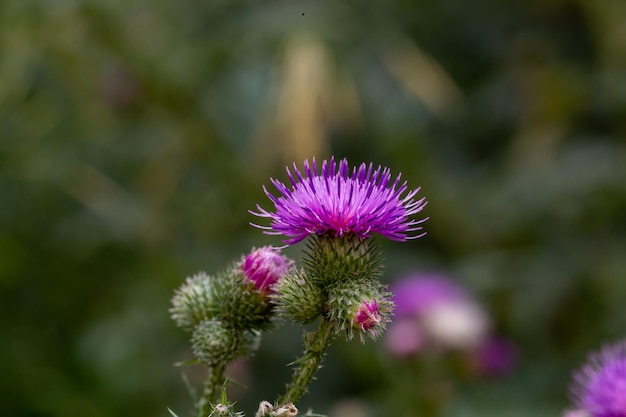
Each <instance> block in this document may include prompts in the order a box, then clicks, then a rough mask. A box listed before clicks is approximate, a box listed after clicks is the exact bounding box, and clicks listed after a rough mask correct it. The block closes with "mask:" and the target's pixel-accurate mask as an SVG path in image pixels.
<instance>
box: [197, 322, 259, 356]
mask: <svg viewBox="0 0 626 417" xmlns="http://www.w3.org/2000/svg"><path fill="white" fill-rule="evenodd" d="M259 340H260V333H259V332H257V331H241V330H236V329H233V328H229V327H228V326H227V325H225V324H224V323H222V322H221V321H219V320H215V319H213V320H205V321H203V322H201V323H200V324H199V325H198V326H196V328H195V330H194V332H193V334H192V336H191V347H192V350H193V353H194V354H195V356H196V357H197V358H198V359H199V360H200V361H201V362H202V363H205V364H206V365H209V366H218V365H226V364H229V363H231V362H233V361H234V360H235V359H238V358H242V357H246V356H249V355H251V354H252V353H254V351H255V350H256V349H257V348H258V345H259Z"/></svg>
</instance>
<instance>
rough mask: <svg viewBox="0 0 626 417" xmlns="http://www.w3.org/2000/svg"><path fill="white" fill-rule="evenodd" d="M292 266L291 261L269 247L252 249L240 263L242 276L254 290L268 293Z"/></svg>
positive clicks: (277, 250) (275, 249)
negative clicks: (250, 282)
mask: <svg viewBox="0 0 626 417" xmlns="http://www.w3.org/2000/svg"><path fill="white" fill-rule="evenodd" d="M292 265H293V261H291V260H289V259H288V258H287V257H285V256H283V255H281V254H280V250H279V249H277V248H273V247H271V246H264V247H262V248H259V249H253V250H252V252H250V253H249V254H248V255H246V256H244V257H243V260H242V261H241V269H242V270H243V273H244V275H245V276H246V277H247V278H248V279H249V280H250V281H252V282H253V283H254V286H255V287H256V289H258V290H260V291H269V290H270V289H271V287H272V286H273V285H274V284H276V282H278V280H279V279H281V278H282V277H283V276H284V275H285V274H286V273H287V271H288V270H289V268H290V267H291V266H292Z"/></svg>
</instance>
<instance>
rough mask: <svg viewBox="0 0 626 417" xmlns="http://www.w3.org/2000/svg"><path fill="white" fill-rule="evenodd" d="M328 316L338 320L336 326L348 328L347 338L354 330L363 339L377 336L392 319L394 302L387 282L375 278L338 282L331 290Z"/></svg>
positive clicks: (351, 335) (343, 328)
mask: <svg viewBox="0 0 626 417" xmlns="http://www.w3.org/2000/svg"><path fill="white" fill-rule="evenodd" d="M327 308H328V311H327V314H328V317H329V318H330V319H331V320H337V324H338V326H337V329H338V330H345V331H346V336H347V338H348V339H351V338H352V337H353V336H354V334H355V333H357V334H358V335H359V338H360V339H361V341H362V342H363V341H364V340H365V336H366V335H367V336H369V337H371V338H372V339H375V338H376V337H378V336H379V335H380V334H381V333H382V332H383V330H384V329H385V326H386V324H387V323H388V322H389V321H390V319H389V317H390V316H391V313H392V311H393V303H392V302H391V300H390V294H389V293H388V292H387V291H386V286H385V285H384V284H382V283H381V282H380V281H378V280H375V279H359V280H352V281H346V282H341V283H336V284H335V285H334V286H333V287H332V288H331V289H330V290H329V296H328V305H327Z"/></svg>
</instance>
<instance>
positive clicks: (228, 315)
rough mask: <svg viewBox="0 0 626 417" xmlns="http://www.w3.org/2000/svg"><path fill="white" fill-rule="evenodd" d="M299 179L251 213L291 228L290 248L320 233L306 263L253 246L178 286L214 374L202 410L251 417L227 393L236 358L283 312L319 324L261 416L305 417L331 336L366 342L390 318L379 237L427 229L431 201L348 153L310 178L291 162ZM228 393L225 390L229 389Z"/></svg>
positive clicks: (201, 355)
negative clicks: (304, 402) (301, 413)
mask: <svg viewBox="0 0 626 417" xmlns="http://www.w3.org/2000/svg"><path fill="white" fill-rule="evenodd" d="M287 175H288V177H289V180H290V183H291V186H287V185H285V184H283V183H282V182H280V181H278V180H275V179H271V182H272V184H273V185H274V186H275V187H276V189H277V190H278V192H279V195H278V196H275V195H273V194H271V193H270V192H269V191H268V190H267V189H266V188H264V190H265V193H266V194H267V196H268V197H269V199H270V201H271V202H272V203H273V205H274V207H273V209H271V210H266V209H264V208H262V207H261V206H260V205H258V206H257V210H256V211H251V212H250V213H251V214H253V215H255V216H258V217H259V218H261V219H265V218H267V219H270V224H269V225H267V226H264V225H259V224H255V223H252V225H254V226H256V227H259V228H261V229H264V231H265V233H267V234H273V235H282V236H284V237H285V239H284V243H285V244H286V245H294V244H296V243H298V242H301V241H302V240H304V239H306V238H307V237H309V236H310V239H309V240H308V241H307V243H306V249H305V251H304V257H303V260H302V262H301V265H296V264H295V262H294V261H292V260H290V259H288V258H286V257H285V256H283V255H282V254H281V252H280V248H273V247H270V246H265V247H262V248H258V249H253V250H252V251H251V252H250V253H249V254H247V255H245V256H243V257H242V258H241V260H240V261H239V262H236V263H233V264H232V265H230V267H228V268H227V269H225V270H224V271H222V272H220V273H218V274H215V275H207V274H205V273H199V274H196V275H194V276H192V277H190V278H187V280H186V281H185V282H184V283H183V285H182V286H181V287H180V288H179V289H177V290H176V292H175V294H174V297H173V299H172V307H171V309H170V312H171V315H172V318H173V319H174V320H175V322H176V324H177V325H178V326H179V327H181V328H182V329H184V330H187V331H189V332H191V345H192V350H193V353H194V355H195V356H196V359H195V360H194V361H193V362H200V363H203V364H204V365H206V366H207V368H208V371H209V376H208V378H207V381H206V383H205V387H204V391H203V393H202V395H200V396H199V398H198V399H197V400H196V415H197V416H198V417H206V416H225V417H234V416H242V414H241V413H239V412H236V411H234V409H233V405H232V404H231V403H229V402H228V400H227V398H226V395H225V393H224V392H223V390H222V387H223V386H224V382H225V377H224V369H225V367H226V365H228V364H229V363H231V362H233V361H234V360H236V359H238V358H241V357H245V356H249V355H252V354H253V353H254V352H255V350H256V348H257V347H258V344H259V342H260V338H261V334H262V332H263V331H264V330H266V329H268V328H270V327H271V325H272V323H273V321H274V319H275V318H276V317H284V318H288V319H291V320H293V321H294V322H295V323H298V324H301V325H305V324H309V323H312V322H314V321H318V322H319V325H318V328H317V330H314V331H311V332H307V333H305V334H304V336H303V344H304V353H303V354H302V356H301V357H300V358H299V359H297V360H296V361H295V362H294V363H295V364H296V365H297V366H296V367H295V369H294V372H293V377H292V380H291V382H290V383H289V384H288V385H287V389H286V392H285V393H284V394H283V395H282V396H281V397H280V398H278V399H277V400H276V401H275V402H274V403H270V402H268V401H262V402H261V403H260V405H259V409H258V411H257V413H256V415H255V417H288V416H296V415H298V410H297V408H296V406H295V405H294V404H297V402H298V401H299V399H300V397H301V396H302V395H303V394H305V393H306V391H307V389H308V387H309V385H310V383H311V382H312V380H313V376H314V374H315V372H316V371H317V370H318V368H319V367H320V365H321V362H322V360H323V358H324V355H325V351H326V349H327V347H328V346H329V344H330V342H331V339H332V338H333V337H334V336H335V335H336V334H338V333H343V334H345V336H346V338H347V339H351V338H353V337H354V336H355V335H356V336H358V337H359V339H360V340H361V341H362V342H364V341H365V339H366V338H367V337H369V338H372V339H374V338H376V337H378V336H379V335H380V334H381V333H382V332H383V330H384V329H385V326H386V324H387V323H388V322H389V321H390V319H389V317H390V316H391V313H392V310H393V302H392V300H391V294H390V293H389V292H388V291H387V288H386V286H385V285H384V284H383V283H381V282H380V281H379V280H378V276H379V275H380V274H381V268H382V264H381V261H380V248H379V247H378V245H377V244H376V243H375V241H374V239H372V237H373V236H374V235H376V234H377V235H380V236H382V237H385V238H388V239H391V240H395V241H406V240H408V239H416V238H419V237H421V236H423V235H424V232H422V226H421V224H422V223H423V222H424V221H425V220H426V218H422V219H415V218H414V216H415V215H416V214H418V213H419V212H420V211H421V210H422V209H423V208H424V206H425V205H426V201H425V199H424V198H421V199H415V196H416V194H417V192H418V191H419V189H415V190H409V189H408V186H407V183H406V182H402V183H401V182H400V176H399V175H398V176H397V177H396V178H395V180H393V181H392V176H391V173H390V170H389V169H387V168H382V167H380V166H379V167H378V168H376V169H374V168H373V165H372V164H369V165H366V164H361V165H360V166H358V167H353V168H352V169H351V168H350V166H349V164H348V162H347V160H345V159H343V160H341V161H340V162H339V163H337V162H336V161H335V159H334V158H331V159H330V160H324V161H323V162H322V165H321V173H320V172H319V171H318V168H317V163H316V161H315V159H313V160H312V162H311V163H309V161H305V162H304V175H303V174H302V173H301V172H300V170H299V169H298V168H297V167H296V165H295V164H294V166H293V170H290V169H289V168H287ZM220 392H221V395H220Z"/></svg>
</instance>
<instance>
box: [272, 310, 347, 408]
mask: <svg viewBox="0 0 626 417" xmlns="http://www.w3.org/2000/svg"><path fill="white" fill-rule="evenodd" d="M334 325H335V322H334V321H331V320H328V319H327V318H325V317H324V319H323V320H322V323H321V324H320V327H319V328H318V329H317V330H316V331H315V332H310V333H305V334H304V336H303V338H302V339H303V342H304V347H305V350H304V354H303V355H302V357H301V358H299V359H298V360H297V361H296V363H299V364H300V366H299V367H298V368H296V369H295V370H294V372H293V378H292V380H291V384H289V385H288V386H287V392H286V393H285V395H283V396H282V397H281V398H280V399H279V400H278V404H287V403H292V404H295V403H296V402H298V400H299V399H300V397H302V395H304V393H305V392H306V390H307V388H308V386H309V385H310V384H311V381H313V375H314V374H315V372H316V371H317V370H318V369H319V368H320V365H321V363H322V360H323V359H324V353H325V351H326V348H327V347H328V346H329V344H330V339H331V336H332V334H333V327H334Z"/></svg>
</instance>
